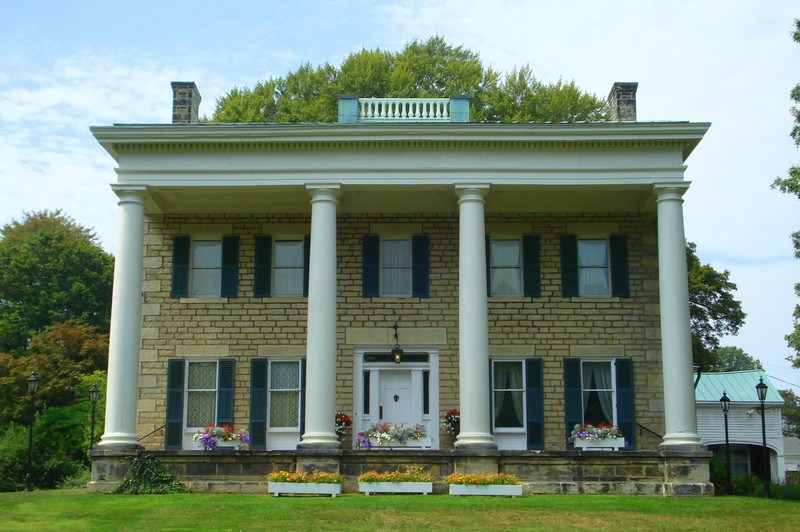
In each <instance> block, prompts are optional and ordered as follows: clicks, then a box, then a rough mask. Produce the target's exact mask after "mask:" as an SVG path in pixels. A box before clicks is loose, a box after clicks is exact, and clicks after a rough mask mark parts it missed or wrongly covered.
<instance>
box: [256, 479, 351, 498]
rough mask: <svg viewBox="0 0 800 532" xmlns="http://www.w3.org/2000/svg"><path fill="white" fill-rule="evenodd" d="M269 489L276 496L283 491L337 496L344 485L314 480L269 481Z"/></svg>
mask: <svg viewBox="0 0 800 532" xmlns="http://www.w3.org/2000/svg"><path fill="white" fill-rule="evenodd" d="M267 491H268V492H269V493H274V494H275V496H276V497H277V496H279V495H280V494H282V493H283V494H286V493H292V494H300V495H330V496H331V497H336V496H337V495H339V494H340V493H342V485H341V484H315V483H312V482H307V483H304V482H269V486H268V487H267Z"/></svg>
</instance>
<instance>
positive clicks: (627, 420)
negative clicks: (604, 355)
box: [614, 358, 636, 451]
mask: <svg viewBox="0 0 800 532" xmlns="http://www.w3.org/2000/svg"><path fill="white" fill-rule="evenodd" d="M614 365H615V366H616V372H617V426H618V427H619V428H620V430H621V431H622V433H623V434H624V435H625V441H626V442H627V444H628V445H627V447H625V448H626V449H627V450H629V451H633V450H634V449H636V421H635V419H634V405H633V361H632V360H631V359H630V358H618V359H616V360H615V361H614Z"/></svg>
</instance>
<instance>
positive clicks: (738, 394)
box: [694, 370, 783, 404]
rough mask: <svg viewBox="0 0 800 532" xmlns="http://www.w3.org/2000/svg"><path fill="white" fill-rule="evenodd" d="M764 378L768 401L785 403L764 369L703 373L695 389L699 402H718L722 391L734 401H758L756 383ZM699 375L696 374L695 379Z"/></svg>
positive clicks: (695, 396) (696, 398)
mask: <svg viewBox="0 0 800 532" xmlns="http://www.w3.org/2000/svg"><path fill="white" fill-rule="evenodd" d="M759 377H763V378H764V384H766V385H767V386H768V387H769V388H768V389H767V400H766V401H765V402H767V403H780V404H783V398H782V397H781V394H779V393H778V389H777V388H776V387H775V386H774V385H773V384H772V382H771V381H770V380H769V378H768V377H767V375H766V374H765V373H764V372H763V371H757V370H756V371H728V372H725V373H703V374H701V375H700V382H698V383H697V388H695V389H694V398H695V400H696V401H697V402H710V403H718V402H719V399H720V397H722V392H725V393H727V394H728V397H729V398H730V400H731V401H733V402H743V403H758V394H757V393H756V384H758V378H759ZM696 378H697V375H695V379H696Z"/></svg>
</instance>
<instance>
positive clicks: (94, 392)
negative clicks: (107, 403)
mask: <svg viewBox="0 0 800 532" xmlns="http://www.w3.org/2000/svg"><path fill="white" fill-rule="evenodd" d="M98 397H100V389H99V388H97V384H92V387H91V388H90V389H89V400H90V401H92V432H91V436H90V439H89V450H90V451H91V450H92V449H94V417H95V413H96V412H97V398H98Z"/></svg>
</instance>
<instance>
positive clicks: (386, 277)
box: [362, 235, 429, 297]
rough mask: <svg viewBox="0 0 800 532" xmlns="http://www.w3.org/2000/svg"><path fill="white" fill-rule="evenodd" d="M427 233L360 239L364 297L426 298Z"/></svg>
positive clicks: (427, 267) (427, 266)
mask: <svg viewBox="0 0 800 532" xmlns="http://www.w3.org/2000/svg"><path fill="white" fill-rule="evenodd" d="M428 245H429V242H428V237H427V235H414V236H413V237H411V238H396V237H393V238H381V237H379V236H378V235H366V236H364V238H363V239H362V251H363V254H362V294H363V296H364V297H428V269H429V251H428Z"/></svg>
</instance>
